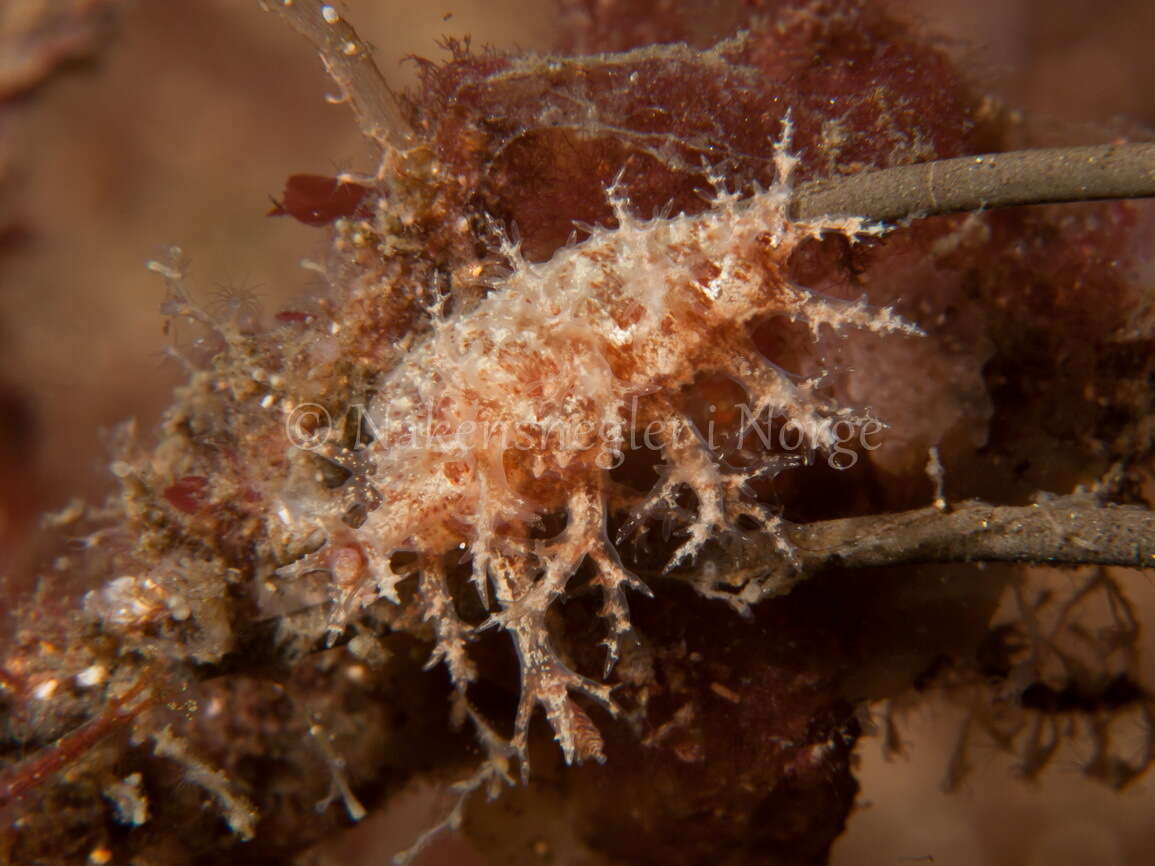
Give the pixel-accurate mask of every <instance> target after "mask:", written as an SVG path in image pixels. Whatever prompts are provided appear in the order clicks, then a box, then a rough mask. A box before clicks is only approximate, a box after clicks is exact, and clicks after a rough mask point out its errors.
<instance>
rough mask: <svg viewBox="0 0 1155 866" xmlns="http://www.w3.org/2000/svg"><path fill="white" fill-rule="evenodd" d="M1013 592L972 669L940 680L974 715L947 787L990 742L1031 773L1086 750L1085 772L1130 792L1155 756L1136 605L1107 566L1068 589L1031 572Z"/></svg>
mask: <svg viewBox="0 0 1155 866" xmlns="http://www.w3.org/2000/svg"><path fill="white" fill-rule="evenodd" d="M1012 589H1013V592H1012V593H1011V594H1010V596H1011V597H1010V604H1009V609H1008V610H1007V612H1006V615H1005V616H1004V617H1002V618H1000V619H998V620H996V622H995V624H994V625H992V626H991V628H990V630H989V631H988V633H987V635H986V637H985V639H984V640H983V641H982V643H981V644H980V646H979V649H978V652H977V653H976V657H975V659H974V660H973V662H971V663H970V666H968V664H965V663H964V664H960V665H958V666H955V667H953V668H951V669H948V670H947V671H945V672H944V673H943V674H941V675H940V676H939V678H938V679H937V680H936V681H935V683H934V684H933V686H934V687H935V688H936V689H938V690H941V692H942V693H943V694H945V695H946V697H947V699H948V700H950V701H951V702H953V703H955V704H958V705H960V706H962V707H965V708H966V711H967V713H966V717H965V719H964V720H963V723H962V726H961V728H960V730H959V733H958V735H957V740H956V745H955V748H954V750H953V752H952V755H951V759H950V761H949V765H948V767H947V773H946V776H945V778H944V780H943V787H944V788H945V789H946V790H948V791H951V790H956V789H957V788H958V787H959V786H960V785H961V784H962V783H963V781H964V780H965V779H966V777H967V775H968V773H969V771H970V763H969V755H970V754H971V753H972V751H973V750H974V748H975V744H976V743H977V742H984V741H985V742H987V743H989V744H991V745H993V746H994V747H995V748H996V749H998V750H999V751H1000V752H1003V753H1004V754H1006V755H1008V756H1010V757H1011V758H1012V759H1013V760H1014V761H1015V765H1016V770H1017V772H1018V773H1019V775H1021V776H1022V777H1023V778H1025V779H1036V778H1038V777H1039V776H1040V775H1041V774H1042V773H1043V771H1044V770H1046V769H1047V768H1048V767H1049V766H1051V765H1052V764H1053V763H1054V762H1055V760H1056V758H1057V756H1058V755H1059V754H1060V752H1061V750H1062V749H1063V747H1064V745H1065V744H1067V745H1068V747H1069V746H1070V745H1079V746H1082V747H1083V749H1084V755H1085V757H1084V758H1083V759H1082V760H1081V762H1080V765H1081V769H1082V771H1083V772H1084V773H1085V774H1086V775H1087V776H1089V777H1091V778H1094V779H1097V780H1099V781H1102V782H1104V783H1106V784H1108V785H1110V786H1111V787H1113V788H1116V789H1122V788H1125V787H1126V786H1128V785H1129V784H1131V783H1132V782H1133V781H1135V779H1137V778H1138V777H1139V776H1141V775H1142V774H1143V773H1144V772H1145V771H1146V770H1147V769H1148V768H1149V767H1150V766H1151V764H1152V763H1153V762H1155V697H1152V695H1151V694H1150V693H1149V691H1148V690H1147V689H1145V688H1144V687H1143V686H1142V685H1141V682H1140V676H1139V654H1138V637H1139V624H1138V621H1137V620H1136V618H1135V611H1134V609H1133V606H1132V605H1131V603H1130V602H1129V601H1128V600H1127V597H1126V595H1125V594H1124V592H1123V590H1122V588H1121V587H1120V585H1119V583H1118V581H1117V580H1116V579H1115V577H1113V576H1112V575H1111V574H1110V573H1109V572H1108V570H1107V569H1105V568H1101V567H1099V568H1093V569H1090V570H1089V571H1087V572H1084V575H1083V579H1082V580H1081V581H1080V582H1076V583H1074V584H1072V585H1071V588H1070V589H1068V590H1056V589H1055V588H1054V585H1053V582H1051V581H1049V580H1048V581H1046V582H1045V583H1043V584H1042V585H1041V586H1039V585H1038V581H1036V580H1032V579H1030V578H1029V577H1028V578H1023V579H1021V580H1020V582H1018V583H1016V584H1015V585H1014V586H1013V587H1012Z"/></svg>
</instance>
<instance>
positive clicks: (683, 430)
mask: <svg viewBox="0 0 1155 866" xmlns="http://www.w3.org/2000/svg"><path fill="white" fill-rule="evenodd" d="M788 143H789V124H787V127H786V135H785V136H784V138H783V140H782V141H781V142H780V143H779V145H778V148H777V155H776V168H777V175H778V177H777V181H776V183H775V184H774V185H773V186H772V187H771V188H770V189H768V190H765V191H762V192H758V193H756V194H754V195H752V196H749V197H746V198H740V197H739V196H737V195H735V194H733V193H728V192H725V191H723V190H720V189H719V190H718V192H717V193H716V195H715V197H714V200H713V202H712V206H711V207H710V208H709V209H708V210H706V211H704V212H703V213H700V214H696V215H690V216H687V215H679V216H675V217H673V218H656V219H651V220H639V219H636V218H635V217H633V216H631V215H630V213H629V212H628V209H627V204H628V203H627V202H626V201H624V200H623V199H622V198H621V197H620V196H619V195H618V194H617V191H616V189H611V190H610V191H609V193H608V194H609V197H610V200H611V202H612V204H613V207H614V213H615V217H616V221H617V225H616V227H614V228H597V229H595V230H593V232H592V235H591V236H590V237H589V238H588V239H587V240H585V241H584V242H582V243H580V244H577V245H573V246H569V247H566V248H564V249H562V250H560V251H558V252H557V253H556V254H555V255H554V256H553V258H551V259H550V260H549V261H546V262H544V263H533V262H529V261H526V260H525V259H524V258H523V257H522V256H521V255H520V253H519V251H518V249H517V248H516V247H515V246H513V245H508V246H507V248H506V249H505V250H504V253H505V256H506V258H507V259H508V261H509V263H510V267H511V270H510V272H509V274H508V275H507V276H506V277H505V278H503V279H501V280H500V281H498V282H496V283H495V284H494V285H493V287H492V291H491V292H490V293H489V294H488V295H487V296H486V297H485V298H484V299H483V300H481V301H480V302H479V303H478V304H477V305H476V306H474V307H473V308H472V309H468V310H465V311H462V312H454V313H450V314H448V315H444V316H440V317H438V318H436V320H435V322H434V325H433V327H432V329H431V331H430V332H429V333H428V335H427V336H426V337H425V338H424V340H423V341H422V342H420V343H418V344H417V345H416V346H415V347H414V348H413V349H412V350H411V351H410V352H409V353H407V354H406V355H405V357H404V359H403V360H402V361H401V363H400V364H399V365H398V366H396V367H395V368H393V369H392V370H391V371H390V372H389V373H388V374H387V375H385V376H384V377H383V379H382V380H381V381H380V382H379V384H378V387H377V389H376V394H375V396H374V397H373V399H372V401H371V403H370V405H369V406H368V419H367V420H368V422H369V425H370V429H371V431H372V434H373V437H374V439H373V441H372V443H371V444H369V445H368V446H366V447H365V448H364V449H362V450H361V451H360V452H355V453H353V452H345V453H343V454H342V453H339V451H338V450H330V451H329V452H327V453H326V454H325V456H327V457H328V458H329V459H331V460H333V461H334V462H337V463H339V464H341V465H342V466H344V467H345V468H346V469H348V470H349V471H350V472H351V473H353V475H354V476H355V478H354V479H353V480H354V481H358V480H359V481H360V483H361V486H362V488H365V487H371V488H372V493H371V495H370V496H369V497H368V498H367V499H364V500H363V504H364V505H365V506H366V508H365V511H366V513H365V517H364V520H363V522H362V523H360V525H359V526H356V527H355V528H354V527H351V526H349V525H347V524H346V523H345V522H342V521H341V519H340V515H339V514H334V515H332V516H330V517H327V518H325V519H324V520H322V521H321V524H322V528H324V529H325V530H326V532H327V534H328V539H329V540H328V543H327V544H326V545H325V546H323V547H322V548H321V549H320V550H319V551H317V552H316V553H315V554H313V555H311V557H309V558H307V559H308V563H306V564H310V563H311V564H314V565H315V564H316V563H321V564H324V566H325V567H326V568H328V569H329V570H330V571H331V572H334V573H337V572H340V574H341V575H342V579H340V580H335V584H337V587H338V589H337V593H336V594H337V595H338V597H339V599H340V600H341V602H342V604H341V605H340V608H341V609H342V610H344V611H346V612H348V611H350V610H351V609H352V607H355V606H356V605H357V604H359V603H365V602H368V601H372V600H375V599H376V598H379V597H387V598H390V599H393V600H397V599H398V598H399V596H398V584H399V583H400V581H402V580H404V579H406V578H407V577H409V576H410V574H413V573H416V574H417V575H419V576H418V578H417V579H418V587H417V592H416V596H415V598H416V603H418V604H419V605H421V606H422V613H423V615H424V616H425V618H426V619H427V620H428V621H430V622H431V623H432V624H433V628H434V631H435V636H436V641H437V644H436V650H435V654H434V657H435V659H437V660H445V661H446V662H447V664H448V666H449V669H450V672H451V674H452V677H453V681H454V684H455V686H456V687H457V689H458V698H459V700H460V701H461V704H462V706H464V707H466V711H467V712H469V714H470V715H471V717H473V718H474V720H475V722H477V723H478V725H479V726H480V725H482V724H483V723H482V722H480V721H479V720H478V718H477V717H476V715H475V714H473V713H472V711H470V710H468V702H467V701H466V699H465V687H466V686H467V684H468V683H469V682H470V680H471V678H472V677H473V676H474V668H473V664H472V662H471V660H470V658H469V655H468V642H469V640H470V637H471V635H472V633H473V631H474V627H471V626H470V625H468V624H467V623H465V622H463V621H461V620H460V619H459V618H458V616H457V614H456V613H455V610H454V602H453V599H452V597H451V595H450V590H449V585H448V581H447V569H448V568H449V567H450V566H451V563H449V560H447V557H446V554H448V553H450V552H453V551H456V553H455V558H454V560H453V561H456V558H459V557H460V555H461V554H460V550H461V549H464V550H465V551H467V553H468V556H469V558H470V560H471V568H472V582H473V586H474V588H475V590H476V592H477V593H478V595H479V596H480V599H481V600H482V602H483V603H484V604H486V605H487V606H488V609H489V611H490V613H491V615H490V618H489V620H488V621H487V622H485V623H484V624H482V625H481V626H480V627H481V628H487V627H493V628H501V629H504V630H505V631H506V632H508V633H509V635H510V637H511V638H512V640H513V641H514V645H515V647H516V649H517V652H518V656H519V659H520V663H521V675H522V695H521V701H520V705H519V710H518V715H517V720H516V726H515V734H514V739H513V742H512V743H511V744H510V746H511V747H512V750H513V752H514V753H516V754H518V755H519V756H520V757H521V758H522V759H523V760H524V755H525V748H526V740H527V735H528V727H529V720H530V716H531V715H532V713H533V710H534V709H535V707H536V706H537V705H538V704H540V705H541V706H542V707H543V708H544V709H545V712H546V714H547V716H548V718H549V721H550V723H551V724H552V726H553V730H554V732H555V734H556V736H557V739H558V741H559V743H560V744H561V747H562V749H563V750H564V752H565V755H566V758H567V760H571V761H572V760H574V759H575V758H577V759H581V758H586V757H600V755H601V740H600V737H599V735H598V734H597V731H596V729H595V728H594V727H593V725H592V723H591V722H590V720H589V719H588V717H586V715H585V713H584V712H583V711H582V710H581V708H580V707H579V706H578V705H577V704H576V703H575V702H574V701H573V700H572V699H571V697H570V695H571V693H572V692H580V693H584V694H586V695H588V696H591V697H593V698H594V699H595V700H597V701H599V702H601V703H603V704H605V705H607V706H611V704H610V699H609V687H608V686H607V685H606V684H604V683H602V682H598V681H595V680H592V679H589V678H587V677H583V676H581V675H579V674H577V673H576V672H574V671H572V670H571V669H569V668H568V667H567V666H566V665H565V664H563V662H562V661H561V660H560V659H559V658H558V657H557V655H556V654H555V652H554V650H553V648H552V646H551V643H550V640H549V636H548V633H547V629H546V624H545V616H546V611H547V609H548V608H549V606H550V605H551V604H552V603H553V602H554V601H556V600H557V599H558V598H560V597H561V596H562V595H563V594H564V593H565V592H566V585H567V582H568V580H569V579H570V577H571V576H572V575H573V574H574V573H575V572H576V571H577V570H578V568H579V566H580V565H581V564H582V563H583V561H584V560H585V559H586V558H587V557H588V558H589V560H590V561H591V563H592V565H593V567H594V568H595V569H596V576H595V578H594V582H595V585H597V586H598V587H599V588H600V589H601V591H602V593H603V598H604V608H603V614H604V616H605V617H606V619H607V621H608V629H609V635H608V637H607V638H606V640H605V644H606V646H607V647H608V653H609V659H608V663H607V666H606V672H607V674H608V672H609V669H610V667H611V666H612V665H613V663H614V661H615V660H616V658H617V654H618V645H619V642H620V640H621V638H622V637H623V636H624V635H625V634H626V633H628V631H629V620H628V610H627V604H626V595H625V590H626V589H627V588H633V589H637V590H639V591H642V592H648V589H647V588H646V586H645V584H644V583H642V582H641V581H640V580H638V579H637V578H636V577H634V576H633V575H631V574H630V573H629V572H628V571H627V570H626V569H625V568H623V566H622V565H621V563H620V561H619V558H618V554H617V551H616V550H615V548H614V546H613V545H612V544H611V542H610V540H609V539H608V537H607V532H606V522H607V518H608V516H609V512H610V510H611V507H612V505H611V503H612V502H613V493H612V487H613V483H612V481H611V479H610V475H609V469H610V467H612V466H614V465H615V461H616V460H617V459H620V455H621V451H622V448H623V446H624V442H625V440H626V438H627V437H628V436H629V434H630V427H631V426H632V425H635V424H638V423H652V422H655V421H656V422H659V428H660V430H661V432H660V434H659V437H658V440H659V441H660V446H659V447H660V449H661V458H662V460H663V461H664V464H665V467H664V470H663V474H662V477H661V478H660V479H659V481H658V482H657V484H656V485H655V486H654V488H653V490H652V491H651V492H650V494H649V495H648V496H647V497H645V499H644V500H643V501H642V502H640V503H635V504H634V505H633V507H632V508H631V509H630V512H631V514H630V520H629V521H628V524H627V527H628V528H630V529H636V528H637V527H638V526H640V525H641V523H642V521H644V520H645V519H646V518H647V516H649V515H651V514H654V513H657V512H659V511H660V510H661V509H663V508H667V507H669V508H672V507H673V499H674V497H675V496H676V495H677V493H678V491H679V489H680V488H682V487H688V488H689V489H690V490H692V491H693V493H694V494H695V497H696V499H697V513H696V515H695V516H694V518H693V520H692V522H691V523H690V524H689V525H687V526H684V527H682V534H683V536H684V538H685V541H684V542H683V543H681V546H680V547H678V548H677V550H676V551H675V552H674V554H673V557H672V560H671V565H674V564H677V563H679V562H682V561H684V560H687V559H689V558H691V557H693V556H694V555H695V554H696V553H697V552H698V550H699V549H700V548H701V547H702V545H703V544H704V543H705V541H706V540H707V539H708V538H709V537H711V536H712V535H713V534H716V533H719V532H724V531H728V530H731V529H734V528H735V523H736V521H737V519H738V517H740V516H742V515H746V516H748V517H752V518H753V519H755V520H756V521H757V522H758V523H759V524H760V525H761V526H763V527H765V528H766V529H767V531H769V532H771V533H773V532H774V528H775V522H776V518H774V517H773V515H771V514H769V513H767V512H766V510H765V508H764V507H763V506H761V505H759V504H758V503H756V502H753V501H750V500H749V497H748V495H747V494H746V492H745V490H744V484H745V482H746V481H748V480H749V479H750V477H751V476H752V475H755V474H759V472H762V471H765V470H752V471H751V472H747V473H735V472H733V470H728V469H725V468H723V467H722V466H720V465H719V462H718V460H717V459H716V458H715V456H714V455H713V454H712V453H711V452H710V450H709V449H708V448H707V447H706V445H705V443H704V442H703V441H702V438H701V436H700V435H699V434H698V433H697V431H696V430H695V428H694V426H693V424H692V423H691V422H690V421H689V420H688V419H687V418H685V417H684V416H683V415H682V414H681V413H680V412H679V411H678V410H677V409H676V408H675V405H674V403H673V401H672V400H670V399H668V398H669V397H672V396H673V395H674V394H675V393H676V392H677V391H678V389H681V388H683V387H684V386H686V385H688V384H689V383H691V382H692V381H693V379H694V377H695V376H696V375H698V374H699V373H701V372H703V371H716V372H720V373H724V374H726V375H729V376H731V377H733V378H734V379H735V380H737V381H739V382H741V383H742V384H743V386H744V387H745V388H746V389H747V392H748V394H749V397H750V401H751V408H752V409H753V410H755V411H756V412H771V413H774V414H781V415H784V416H785V417H788V418H789V419H791V420H792V421H793V422H794V423H795V424H796V425H798V427H799V429H801V430H802V431H803V432H804V433H805V434H806V436H807V437H808V438H809V441H810V442H811V444H812V445H813V446H814V447H816V448H818V449H822V448H825V447H828V446H829V445H830V444H831V435H832V434H831V432H830V431H831V423H830V421H831V418H832V417H840V418H846V417H849V416H847V414H846V412H847V410H844V409H840V408H838V407H836V406H832V405H829V404H827V403H824V402H823V401H822V400H820V399H819V398H817V397H816V396H815V395H814V393H813V389H812V388H811V387H809V384H808V383H801V384H798V383H795V382H792V381H791V380H790V379H789V378H788V377H787V376H785V375H784V374H783V373H781V372H780V371H778V370H777V369H776V368H775V367H774V366H773V365H771V364H769V363H768V362H767V361H766V360H765V358H764V357H763V356H762V355H761V354H760V353H759V352H758V350H757V349H756V347H755V345H754V343H753V341H752V339H751V338H750V337H749V335H748V333H747V330H748V329H747V327H746V326H747V324H748V323H749V322H750V320H752V319H755V318H760V317H765V316H768V315H783V316H786V317H789V318H792V319H795V320H798V321H802V322H805V323H807V324H808V325H809V326H810V328H811V329H812V331H814V332H815V334H817V331H818V329H819V328H820V326H821V325H823V324H825V325H828V326H830V327H831V328H836V329H837V328H844V327H847V326H850V327H855V328H862V329H868V330H871V331H875V332H879V333H889V332H903V333H908V334H916V333H919V331H918V329H917V328H916V327H914V326H913V325H911V324H910V323H908V322H905V321H903V320H902V319H900V318H899V317H897V316H896V315H894V313H893V312H892V311H891V310H889V309H882V310H880V309H875V308H871V307H869V306H867V305H865V304H863V303H861V302H859V303H849V302H844V301H839V300H833V299H829V298H824V297H821V296H819V295H817V294H815V293H813V292H811V291H809V290H807V289H805V288H803V287H800V286H797V285H793V284H791V283H790V282H789V281H788V280H787V279H786V277H785V276H784V272H783V269H784V264H785V262H786V260H787V259H788V258H789V256H790V254H791V252H792V251H793V250H794V248H795V247H796V246H797V245H798V243H800V242H801V241H802V240H804V239H806V238H810V237H815V236H818V235H820V234H821V233H823V232H840V233H843V234H845V235H847V236H849V237H851V238H855V237H858V236H859V235H861V234H863V233H875V232H877V228H872V227H868V226H865V225H863V224H862V223H861V221H857V220H851V219H847V218H838V219H830V220H817V221H811V222H793V221H791V220H790V219H789V217H788V205H789V202H790V197H791V185H790V174H791V170H792V168H793V166H794V164H795V158H794V157H793V156H791V155H790V154H789V153H788ZM639 400H644V405H645V407H646V410H645V414H644V417H642V418H636V417H631V413H632V412H633V410H634V409H635V408H636V407H637V405H638V401H639ZM547 515H563V516H564V528H563V529H562V530H561V531H560V533H558V534H557V535H555V536H554V537H552V538H548V539H545V540H542V539H541V538H539V537H536V536H535V535H534V534H533V530H534V529H535V528H536V527H537V524H538V523H539V520H540V518H542V517H544V516H547ZM302 519H303V518H302ZM313 528H315V523H314V527H313ZM304 531H305V528H304V527H303V528H302V532H304ZM780 543H781V542H780ZM350 550H355V551H356V552H357V553H358V554H359V556H357V557H356V559H355V562H354V565H352V566H351V565H349V562H350V555H351V554H350V552H349V551H350ZM338 552H339V555H340V556H341V557H343V559H342V562H343V563H344V565H343V566H342V567H340V568H335V567H334V557H335V556H337V555H338ZM398 552H408V553H415V554H416V557H417V559H416V563H415V565H414V566H413V567H412V570H410V571H405V572H401V573H398V572H396V571H395V570H394V569H393V568H392V567H391V565H390V562H391V559H392V558H393V557H394V555H395V554H397V553H398ZM447 563H449V564H447ZM301 567H303V566H296V567H294V568H290V569H289V570H288V572H287V573H290V574H291V573H293V572H294V571H295V570H296V571H299V570H300V568H301ZM611 709H612V706H611ZM486 736H487V737H490V738H492V732H491V731H488V732H487V733H486Z"/></svg>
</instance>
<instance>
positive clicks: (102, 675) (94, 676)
mask: <svg viewBox="0 0 1155 866" xmlns="http://www.w3.org/2000/svg"><path fill="white" fill-rule="evenodd" d="M107 677H108V668H106V667H105V666H104V665H90V666H89V667H86V668H85V669H84V670H82V671H81V672H80V673H78V674H77V675H76V684H77V685H78V686H80V687H81V688H82V689H90V688H92V687H93V686H98V685H100V684H101V683H102V682H104V681H105V679H106V678H107Z"/></svg>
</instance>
